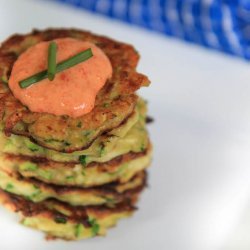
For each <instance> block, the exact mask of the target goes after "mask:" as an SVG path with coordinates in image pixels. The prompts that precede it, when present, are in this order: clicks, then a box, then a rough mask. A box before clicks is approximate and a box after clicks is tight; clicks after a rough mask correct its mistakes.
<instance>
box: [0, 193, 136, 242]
mask: <svg viewBox="0 0 250 250" xmlns="http://www.w3.org/2000/svg"><path fill="white" fill-rule="evenodd" d="M138 195H139V192H138V193H135V194H134V195H131V196H130V198H129V199H127V200H126V201H125V202H123V203H120V204H117V205H116V206H115V207H113V208H108V207H105V206H86V207H80V206H78V207H72V206H69V205H67V204H65V203H62V202H58V201H55V200H49V201H45V202H41V203H33V202H30V201H28V200H26V199H24V198H22V197H19V196H16V195H13V194H10V193H7V192H4V191H1V190H0V203H1V204H3V205H4V206H5V207H7V208H9V209H10V210H12V211H14V212H19V214H21V215H22V219H21V223H22V224H23V225H25V226H28V227H32V228H35V229H38V230H41V231H43V232H45V233H46V234H47V237H48V238H62V239H65V240H80V239H86V238H91V237H94V236H97V235H100V236H103V235H105V234H106V231H107V229H108V228H110V227H113V226H114V225H115V224H116V222H117V221H118V220H119V219H122V218H126V217H129V216H131V215H132V214H133V211H134V210H135V207H134V204H135V203H136V201H137V199H138Z"/></svg>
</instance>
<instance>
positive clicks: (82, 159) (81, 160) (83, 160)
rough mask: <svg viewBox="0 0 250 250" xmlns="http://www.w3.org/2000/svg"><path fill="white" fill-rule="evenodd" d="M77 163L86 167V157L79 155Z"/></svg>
mask: <svg viewBox="0 0 250 250" xmlns="http://www.w3.org/2000/svg"><path fill="white" fill-rule="evenodd" d="M79 162H80V163H81V164H82V165H83V166H86V164H87V156H86V155H80V156H79Z"/></svg>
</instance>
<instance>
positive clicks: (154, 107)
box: [0, 0, 250, 250]
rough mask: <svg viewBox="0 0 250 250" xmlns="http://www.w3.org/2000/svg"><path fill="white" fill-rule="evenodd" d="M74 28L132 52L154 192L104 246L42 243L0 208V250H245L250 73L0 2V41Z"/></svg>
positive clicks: (134, 35)
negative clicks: (140, 76)
mask: <svg viewBox="0 0 250 250" xmlns="http://www.w3.org/2000/svg"><path fill="white" fill-rule="evenodd" d="M46 27H79V28H83V29H88V30H92V31H94V32H97V33H101V34H105V35H108V36H111V37H113V38H116V39H119V40H122V41H125V42H129V43H132V44H134V45H135V47H136V48H137V49H138V51H139V52H140V54H141V63H140V66H139V70H140V71H142V72H145V73H147V74H148V76H149V77H150V79H151V80H152V85H151V87H150V88H148V89H144V90H142V91H141V94H142V95H143V96H145V97H146V98H147V99H148V100H149V108H150V115H151V116H153V117H154V118H155V123H154V124H152V125H150V133H151V136H152V140H153V143H154V147H155V153H154V162H153V164H152V168H151V169H150V178H149V183H150V188H148V189H147V190H146V191H145V192H144V194H143V196H142V199H141V201H140V203H139V207H140V210H139V211H138V212H137V213H136V214H135V216H134V217H133V218H132V219H128V220H123V221H121V222H120V223H119V224H118V226H117V227H116V228H114V229H112V230H110V231H109V234H108V236H107V237H105V238H96V239H91V240H87V241H81V242H77V243H74V242H73V243H69V242H63V241H54V242H46V241H45V240H44V238H43V235H42V234H41V233H39V232H36V231H33V230H31V229H27V228H25V227H23V226H21V225H19V224H18V223H17V217H16V216H15V215H13V214H11V213H9V212H6V210H5V209H3V208H0V249H1V250H8V249H18V250H36V249H39V250H45V249H46V250H52V249H53V250H59V249H60V250H66V249H67V250H68V249H70V250H78V249H81V250H82V249H88V250H97V249H103V250H106V249H109V250H113V249H116V250H117V249H119V250H125V249H126V250H128V249H132V250H141V249H143V250H147V249H148V250H149V249H150V250H152V249H159V250H165V249H168V250H196V249H197V250H206V249H208V250H215V249H216V250H217V249H223V250H226V249H235V250H243V249H250V237H249V235H250V199H249V198H250V67H249V64H248V63H246V62H244V61H243V60H241V59H237V58H233V57H229V56H226V55H224V54H220V53H217V52H213V51H209V50H205V49H203V48H199V47H196V46H192V45H188V44H185V43H182V42H179V41H177V40H175V39H170V38H166V37H164V36H162V35H159V34H155V33H151V32H149V31H146V30H142V29H139V28H136V27H131V26H128V25H125V24H122V23H119V22H115V21H112V20H110V19H106V18H104V17H100V16H96V15H92V14H89V13H87V12H84V11H80V10H77V9H75V8H71V7H68V6H63V5H60V4H58V3H51V2H50V1H42V0H36V1H35V0H0V40H3V39H5V38H6V37H8V36H9V35H11V34H12V33H16V32H19V33H24V32H29V31H30V30H31V29H32V28H46Z"/></svg>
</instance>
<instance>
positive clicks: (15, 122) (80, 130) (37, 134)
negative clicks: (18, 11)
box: [0, 29, 149, 152]
mask: <svg viewBox="0 0 250 250" xmlns="http://www.w3.org/2000/svg"><path fill="white" fill-rule="evenodd" d="M63 37H72V38H76V39H80V40H83V41H89V42H92V43H94V44H95V45H96V46H98V47H100V48H101V49H102V50H103V51H104V53H105V54H106V55H107V56H108V58H109V59H110V61H111V64H112V67H113V76H112V78H111V79H110V80H108V81H107V82H106V84H105V86H104V87H103V88H102V90H101V91H100V92H99V93H98V95H97V98H96V102H95V107H94V109H93V110H92V111H91V112H90V113H88V114H86V115H84V116H82V117H80V118H76V119H74V118H71V117H68V116H55V115H51V114H45V113H33V112H31V111H29V110H28V109H27V107H25V106H23V105H22V104H21V103H20V102H19V101H18V100H17V99H16V98H15V97H14V96H13V95H12V93H11V92H10V90H9V89H8V87H6V85H4V84H3V81H2V80H3V79H8V77H9V75H10V72H11V68H12V66H13V64H14V62H15V60H16V59H17V58H18V56H19V55H20V54H21V53H22V52H23V51H25V50H26V49H27V48H29V47H30V46H32V45H34V44H36V43H38V42H41V41H48V40H53V39H56V38H63ZM138 60H139V55H138V53H137V52H136V51H135V50H134V48H133V47H132V46H130V45H127V44H124V43H121V42H117V41H114V40H111V39H109V38H106V37H102V36H98V35H94V34H92V33H90V32H85V31H80V30H73V29H72V30H68V29H67V30H66V29H53V30H52V29H51V30H45V31H37V30H35V31H33V32H32V33H31V34H28V35H14V36H12V37H11V38H9V39H8V40H7V41H5V42H4V43H3V44H2V46H1V47H0V75H1V76H2V80H1V81H2V82H0V93H3V94H0V114H1V117H2V121H3V124H4V131H5V133H6V134H7V135H11V134H17V135H24V136H26V137H29V138H31V139H32V140H33V141H35V142H37V144H39V145H41V146H43V147H46V148H50V149H54V150H57V151H60V152H73V151H76V150H81V149H84V148H87V147H89V146H90V145H91V143H92V142H93V141H94V140H95V139H96V138H97V137H98V136H100V135H101V134H103V133H104V132H107V131H110V130H111V129H113V128H115V127H118V126H119V125H120V124H121V123H122V122H123V121H124V120H125V119H126V118H127V117H128V116H129V115H130V114H131V113H132V112H133V110H134V107H135V104H136V101H137V96H136V95H135V94H134V92H135V91H136V90H137V89H139V88H140V87H141V86H146V85H148V84H149V80H148V78H147V77H146V76H144V75H142V74H139V73H137V72H136V66H137V62H138Z"/></svg>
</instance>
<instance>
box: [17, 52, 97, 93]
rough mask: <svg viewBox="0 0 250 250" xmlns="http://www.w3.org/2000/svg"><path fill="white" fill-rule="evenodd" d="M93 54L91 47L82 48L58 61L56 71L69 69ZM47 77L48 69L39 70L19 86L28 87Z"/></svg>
mask: <svg viewBox="0 0 250 250" xmlns="http://www.w3.org/2000/svg"><path fill="white" fill-rule="evenodd" d="M92 56H93V53H92V50H91V48H89V49H87V50H84V51H82V52H80V53H78V54H76V55H74V56H72V57H70V58H69V59H66V60H64V61H62V62H60V63H58V64H57V65H56V73H59V72H61V71H64V70H66V69H69V68H71V67H73V66H75V65H77V64H79V63H82V62H84V61H86V60H88V59H89V58H91V57H92ZM46 78H48V71H47V70H44V71H42V72H39V73H37V74H35V75H33V76H30V77H28V78H26V79H24V80H22V81H20V82H19V86H20V87H21V88H22V89H24V88H27V87H29V86H30V85H32V84H34V83H37V82H39V81H41V80H43V79H46Z"/></svg>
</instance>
